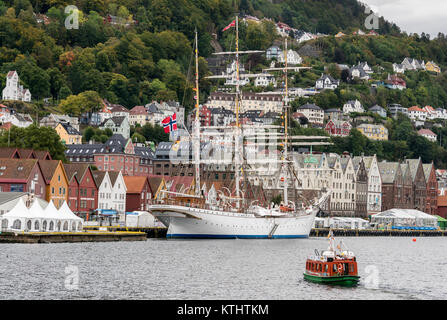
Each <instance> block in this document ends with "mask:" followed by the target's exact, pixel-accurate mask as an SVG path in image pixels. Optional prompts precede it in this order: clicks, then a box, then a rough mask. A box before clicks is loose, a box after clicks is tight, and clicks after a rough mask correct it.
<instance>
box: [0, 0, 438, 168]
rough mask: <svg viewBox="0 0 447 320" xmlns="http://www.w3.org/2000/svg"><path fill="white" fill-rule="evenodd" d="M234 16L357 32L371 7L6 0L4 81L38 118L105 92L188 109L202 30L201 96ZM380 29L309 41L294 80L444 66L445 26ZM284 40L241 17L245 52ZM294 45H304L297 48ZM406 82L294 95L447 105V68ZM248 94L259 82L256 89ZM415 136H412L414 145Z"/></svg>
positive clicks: (411, 75)
mask: <svg viewBox="0 0 447 320" xmlns="http://www.w3.org/2000/svg"><path fill="white" fill-rule="evenodd" d="M67 5H75V6H76V7H77V8H78V9H79V11H78V13H79V28H78V29H67V28H66V27H65V20H66V17H67V16H68V15H69V14H70V13H66V12H65V7H66V6H67ZM236 12H239V13H240V14H242V15H243V14H250V15H254V16H257V17H259V18H263V17H266V18H270V19H272V20H273V21H283V22H285V23H287V24H289V25H290V26H292V27H294V28H297V29H303V30H306V31H310V32H314V33H316V32H321V33H326V34H332V35H333V34H335V33H337V32H339V31H343V32H345V33H346V34H352V31H354V30H357V29H359V28H364V22H365V19H366V17H367V16H368V13H366V11H365V7H363V5H361V4H360V3H358V2H357V1H356V0H340V1H332V0H315V1H304V0H302V1H298V0H284V1H269V0H201V1H190V0H175V1H174V0H75V1H65V0H0V34H1V36H0V86H1V87H2V88H3V87H4V86H5V81H6V79H5V78H6V73H7V72H8V71H10V70H17V72H18V74H19V76H20V80H21V83H22V84H23V85H24V87H26V88H29V89H30V91H31V93H32V96H33V102H32V104H25V106H24V107H23V109H24V110H26V111H27V112H29V113H31V114H32V115H33V116H34V115H37V116H39V117H41V116H43V115H45V114H46V113H48V111H55V110H57V111H59V112H62V113H66V114H70V115H74V116H78V115H80V114H81V113H84V112H89V111H95V110H97V109H98V108H99V107H100V100H101V99H102V98H105V99H107V100H108V101H110V102H111V103H118V104H121V105H123V106H125V107H127V108H129V109H130V108H132V107H134V106H135V105H144V104H147V103H149V102H151V101H153V100H157V101H162V100H163V101H167V100H176V101H179V102H180V103H181V104H182V105H184V106H185V107H186V108H187V110H186V111H187V112H188V108H190V107H191V106H192V104H193V101H194V100H193V91H192V88H193V84H192V83H191V82H190V81H188V80H191V79H192V78H193V76H194V74H193V71H192V70H191V66H192V63H193V61H192V53H193V50H192V48H193V38H194V30H195V29H197V31H198V35H199V54H200V59H199V77H200V79H201V80H200V88H201V94H200V100H201V102H202V103H203V102H205V101H206V99H207V97H208V95H209V93H210V92H211V90H213V89H214V88H215V87H213V85H215V83H214V84H213V83H212V82H211V81H209V80H207V79H204V76H205V75H208V74H209V69H208V63H207V61H206V60H205V58H207V57H210V56H211V54H212V53H213V52H214V49H213V42H215V41H216V39H217V41H218V42H219V43H220V45H221V46H222V47H223V48H224V49H232V48H233V49H234V30H231V31H227V32H222V29H223V27H225V26H226V25H228V23H229V22H231V21H232V20H233V19H234V16H235V14H236ZM39 13H42V14H46V16H48V19H49V21H48V23H38V22H37V21H36V16H35V14H39ZM107 15H113V16H117V17H118V18H120V19H121V21H123V22H125V23H128V24H129V26H125V25H119V24H117V25H112V24H109V23H108V22H106V21H105V20H104V17H106V16H107ZM379 26H380V29H379V30H378V32H379V33H380V34H381V36H378V37H355V36H346V37H343V38H337V39H336V38H334V37H323V38H319V39H317V40H313V41H310V42H308V43H306V44H310V45H315V46H316V47H318V48H320V49H321V51H320V53H321V56H320V57H319V58H309V57H305V60H304V62H305V64H306V65H309V66H312V70H308V71H304V72H302V73H296V74H293V73H291V74H290V76H291V79H290V81H291V85H294V86H303V87H306V86H313V85H314V84H315V80H316V79H317V78H318V77H320V76H321V73H323V72H328V73H330V74H331V75H333V76H334V77H336V78H338V79H342V80H346V79H344V77H343V75H342V72H341V71H340V70H339V69H338V68H337V66H336V63H340V64H342V63H343V64H349V65H353V64H357V63H358V62H360V61H367V62H368V63H369V64H370V65H371V66H378V65H380V66H381V67H383V70H378V69H376V70H375V71H376V72H375V73H374V77H375V78H374V79H375V80H384V79H385V78H386V76H387V75H388V73H391V72H392V63H400V62H401V61H402V60H403V58H404V57H407V56H408V57H412V58H418V59H424V60H425V61H429V60H433V61H436V63H438V64H439V65H440V66H441V68H443V70H444V69H445V67H446V66H447V39H446V37H445V35H444V34H442V33H440V34H438V35H436V38H434V36H432V37H430V36H429V35H426V34H422V35H421V36H418V35H407V34H405V33H402V32H401V31H400V29H399V27H398V26H396V25H395V24H393V23H390V22H387V21H385V20H384V19H383V18H381V19H380V21H379ZM278 39H279V37H278V35H277V34H276V29H275V26H274V24H273V23H272V22H269V21H263V22H262V23H260V24H253V23H249V24H243V23H241V24H240V49H241V50H244V49H262V50H264V49H267V48H268V47H269V46H271V45H272V43H274V42H275V40H278ZM292 47H293V48H294V49H299V47H300V45H297V44H293V45H292ZM244 62H249V64H248V65H249V67H250V68H251V70H253V71H259V70H261V69H262V68H263V67H265V66H268V64H267V61H265V58H264V57H262V56H249V57H248V58H247V60H245V61H244ZM404 80H405V81H406V82H407V87H408V89H407V90H404V91H399V90H388V89H385V88H383V87H378V88H377V89H375V90H372V89H371V87H370V86H369V85H368V84H365V83H362V82H358V83H357V82H354V83H352V82H348V81H342V83H341V85H340V87H339V88H338V89H337V90H334V91H325V92H323V93H321V94H319V95H317V96H315V97H313V98H311V99H310V100H304V99H297V100H296V101H295V102H294V107H296V106H298V105H300V104H304V103H306V102H313V103H316V104H317V105H319V106H320V107H322V108H323V109H328V108H333V107H341V106H342V105H343V104H344V103H345V102H346V101H347V100H352V99H359V100H360V101H361V102H362V103H363V105H364V106H366V107H369V106H372V105H374V104H379V105H382V106H384V107H386V105H387V104H389V103H400V104H402V105H403V106H407V107H409V106H412V105H432V106H434V107H445V106H446V105H447V74H446V73H445V72H444V73H442V74H440V75H431V74H429V73H426V72H407V73H405V75H404ZM246 90H254V87H252V86H248V87H247V88H246ZM44 98H50V100H51V106H50V107H49V106H48V105H46V103H44V102H43V99H44ZM15 105H19V104H15ZM21 108H22V106H21ZM157 129H159V128H149V127H147V128H144V127H142V128H133V131H132V136H133V137H134V138H135V139H136V140H137V141H142V139H144V138H147V137H148V136H149V135H154V137H155V138H154V139H151V140H152V141H162V140H163V139H165V138H166V137H163V136H157V135H156V133H155V131H156V130H157ZM436 130H438V129H436ZM353 134H355V131H354V133H353ZM88 135H90V136H91V137H93V136H95V138H97V139H98V140H99V141H102V140H104V139H105V138H106V136H107V134H105V133H101V132H96V131H94V132H91V131H89V132H88ZM2 139H4V136H2ZM414 139H415V140H414V141H413V140H405V141H407V143H415V142H418V141H416V140H418V139H417V138H414ZM360 140H362V139H360ZM17 141H19V140H17ZM343 141H344V140H343ZM396 141H397V142H399V141H404V140H396ZM33 143H34V142H33ZM343 143H345V142H342V141H340V144H339V145H340V149H346V150H348V151H351V150H356V149H357V147H356V146H355V145H353V146H352V145H349V144H348V145H346V147H344V146H343V147H341V146H342V145H343ZM392 143H394V142H393V141H390V144H389V145H388V144H386V143H383V146H381V147H378V146H375V144H374V143H373V142H368V143H367V148H369V149H370V150H372V151H371V152H373V151H375V150H378V151H377V152H378V153H380V152H383V158H387V159H388V158H389V157H390V155H391V154H392V152H394V155H395V156H396V157H397V156H407V155H410V153H409V152H410V151H408V152H407V149H405V148H404V147H403V146H400V145H398V146H392ZM380 148H382V149H380ZM387 148H389V149H387ZM402 148H403V149H402ZM401 149H402V150H403V151H402V152H401V153H399V151H398V150H401ZM381 150H383V151H381ZM388 150H389V152H388ZM414 150H415V149H413V148H412V149H411V152H414ZM430 150H431V149H430V148H426V150H420V152H421V154H422V152H425V153H426V154H427V157H433V158H431V159H434V157H435V156H437V155H438V154H437V153H436V152H435V153H430V152H431V151H430ZM443 150H444V149H443ZM343 151H345V150H343ZM418 152H419V151H418Z"/></svg>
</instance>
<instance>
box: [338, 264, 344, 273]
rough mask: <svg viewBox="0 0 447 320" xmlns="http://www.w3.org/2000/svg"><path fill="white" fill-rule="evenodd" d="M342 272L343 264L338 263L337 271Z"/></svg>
mask: <svg viewBox="0 0 447 320" xmlns="http://www.w3.org/2000/svg"><path fill="white" fill-rule="evenodd" d="M342 272H343V265H342V264H341V263H339V264H338V273H342Z"/></svg>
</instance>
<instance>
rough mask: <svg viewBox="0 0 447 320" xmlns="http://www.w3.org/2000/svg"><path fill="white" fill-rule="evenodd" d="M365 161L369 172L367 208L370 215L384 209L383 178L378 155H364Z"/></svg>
mask: <svg viewBox="0 0 447 320" xmlns="http://www.w3.org/2000/svg"><path fill="white" fill-rule="evenodd" d="M363 161H364V162H365V168H366V171H367V172H368V201H367V208H366V210H367V212H368V215H369V214H375V213H378V212H380V211H381V209H382V208H381V207H382V178H381V176H380V171H379V166H378V161H377V157H376V155H374V156H369V157H365V156H363Z"/></svg>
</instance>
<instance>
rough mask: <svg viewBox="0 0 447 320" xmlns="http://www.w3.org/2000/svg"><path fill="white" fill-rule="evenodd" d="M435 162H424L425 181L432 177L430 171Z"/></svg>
mask: <svg viewBox="0 0 447 320" xmlns="http://www.w3.org/2000/svg"><path fill="white" fill-rule="evenodd" d="M433 167H434V166H433V163H424V164H422V169H424V176H425V182H428V180H429V179H430V173H431V171H432V169H433Z"/></svg>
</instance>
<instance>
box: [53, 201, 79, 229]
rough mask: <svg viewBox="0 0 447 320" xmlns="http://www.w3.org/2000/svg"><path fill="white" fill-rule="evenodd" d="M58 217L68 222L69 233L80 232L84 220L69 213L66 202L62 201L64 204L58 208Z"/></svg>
mask: <svg viewBox="0 0 447 320" xmlns="http://www.w3.org/2000/svg"><path fill="white" fill-rule="evenodd" d="M59 215H60V217H61V218H62V219H66V220H68V221H69V226H68V228H69V230H70V231H82V228H83V223H84V220H83V219H82V218H80V217H78V216H77V215H75V214H74V213H73V211H71V209H70V207H69V206H68V204H67V202H65V201H64V204H63V205H62V207H60V209H59Z"/></svg>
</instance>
